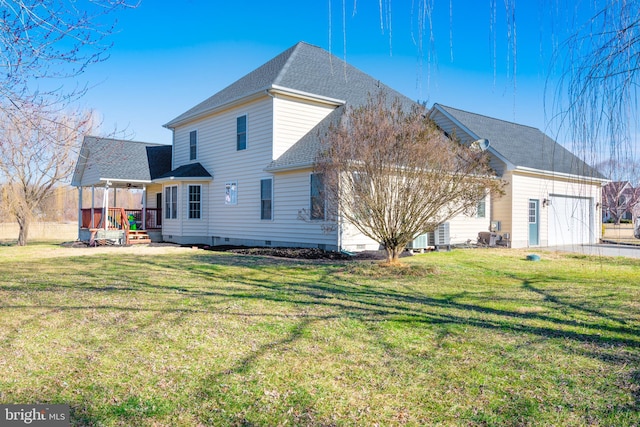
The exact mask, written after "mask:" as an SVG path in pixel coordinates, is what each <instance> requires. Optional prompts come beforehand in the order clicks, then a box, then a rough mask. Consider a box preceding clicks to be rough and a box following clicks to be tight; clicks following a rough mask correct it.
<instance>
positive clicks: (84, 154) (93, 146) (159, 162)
mask: <svg viewBox="0 0 640 427" xmlns="http://www.w3.org/2000/svg"><path fill="white" fill-rule="evenodd" d="M87 168H91V169H96V170H97V174H96V175H97V176H98V177H99V178H101V179H112V180H122V181H143V182H144V181H148V182H150V181H151V180H152V179H153V178H154V175H155V176H157V175H161V174H163V173H164V172H166V171H167V170H169V169H171V146H170V145H161V144H153V143H148V142H139V141H128V140H122V139H112V138H101V137H96V136H85V137H84V140H83V142H82V147H81V149H80V155H79V157H78V162H77V163H76V168H75V171H74V174H73V180H72V185H76V186H78V185H80V183H81V181H82V175H83V174H84V172H85V170H86V169H87ZM92 184H97V182H96V183H92Z"/></svg>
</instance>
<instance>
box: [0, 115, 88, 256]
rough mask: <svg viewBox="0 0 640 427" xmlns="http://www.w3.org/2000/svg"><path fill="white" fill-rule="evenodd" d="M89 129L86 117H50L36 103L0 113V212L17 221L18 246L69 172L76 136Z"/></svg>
mask: <svg viewBox="0 0 640 427" xmlns="http://www.w3.org/2000/svg"><path fill="white" fill-rule="evenodd" d="M92 127H93V120H92V116H91V114H90V113H81V112H67V113H64V114H62V113H61V114H57V115H50V114H46V113H45V112H43V110H42V109H41V108H40V106H39V105H34V104H25V103H22V104H21V105H20V106H19V107H14V108H10V107H9V106H7V107H5V108H3V109H0V180H2V182H4V185H3V186H2V193H3V194H2V199H3V205H4V206H5V210H7V211H8V212H9V213H10V214H11V216H13V218H14V219H15V221H16V222H17V223H18V226H19V228H20V232H19V235H18V245H20V246H24V245H26V244H27V238H28V234H29V224H30V222H31V220H32V219H33V216H34V213H35V212H36V211H37V209H38V207H39V205H40V203H41V202H42V201H43V200H44V199H45V198H46V197H48V196H50V195H51V192H52V190H53V189H54V187H55V186H56V184H58V183H61V182H64V181H65V180H67V179H68V178H69V176H70V174H71V172H72V170H73V167H74V164H75V160H76V156H77V152H78V149H79V145H80V142H81V136H82V135H84V134H85V133H87V132H89V131H90V130H91V129H92Z"/></svg>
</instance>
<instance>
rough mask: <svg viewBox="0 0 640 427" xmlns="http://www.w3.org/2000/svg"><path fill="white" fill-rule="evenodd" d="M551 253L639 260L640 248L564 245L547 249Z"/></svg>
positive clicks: (606, 245) (603, 245) (629, 246)
mask: <svg viewBox="0 0 640 427" xmlns="http://www.w3.org/2000/svg"><path fill="white" fill-rule="evenodd" d="M547 249H549V250H551V251H559V252H574V253H581V254H585V255H599V256H623V257H628V258H640V246H632V245H614V244H607V243H603V244H599V245H566V246H550V247H549V248H547Z"/></svg>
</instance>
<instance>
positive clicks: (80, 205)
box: [78, 185, 82, 240]
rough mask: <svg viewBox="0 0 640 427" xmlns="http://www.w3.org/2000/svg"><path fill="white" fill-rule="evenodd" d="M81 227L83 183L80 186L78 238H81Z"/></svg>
mask: <svg viewBox="0 0 640 427" xmlns="http://www.w3.org/2000/svg"><path fill="white" fill-rule="evenodd" d="M80 229H82V185H81V186H80V187H78V240H80Z"/></svg>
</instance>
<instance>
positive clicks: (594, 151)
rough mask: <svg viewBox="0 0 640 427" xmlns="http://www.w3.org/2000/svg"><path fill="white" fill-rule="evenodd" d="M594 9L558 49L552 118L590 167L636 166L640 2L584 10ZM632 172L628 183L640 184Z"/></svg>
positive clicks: (619, 0)
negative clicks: (558, 72)
mask: <svg viewBox="0 0 640 427" xmlns="http://www.w3.org/2000/svg"><path fill="white" fill-rule="evenodd" d="M590 6H591V7H593V9H592V11H591V12H586V13H585V14H586V15H587V17H588V19H587V20H586V21H584V20H580V21H579V23H580V24H579V25H578V26H577V27H576V29H575V30H574V31H573V34H572V35H571V36H570V37H569V38H568V39H567V40H566V42H565V43H564V44H562V45H560V46H559V47H558V53H557V58H558V59H557V61H558V62H557V63H558V65H559V67H560V70H561V71H562V78H561V80H560V82H559V84H558V85H557V88H556V92H555V93H556V95H555V97H554V99H553V112H554V116H555V118H556V119H558V120H559V127H563V128H564V129H566V130H567V132H568V137H569V139H570V140H572V141H574V144H575V146H576V148H577V150H579V151H580V152H582V153H584V155H585V157H589V156H591V159H590V160H591V162H592V163H596V162H597V161H598V160H600V159H602V158H608V159H610V160H611V161H612V162H614V163H615V164H618V165H620V164H633V163H637V161H638V157H637V156H638V154H639V153H638V151H637V150H638V148H637V147H638V144H637V137H638V135H639V134H640V129H639V128H638V123H639V122H640V116H639V111H638V84H639V83H640V79H639V77H640V0H607V1H605V2H592V3H591V2H587V3H585V4H583V5H582V7H581V9H582V8H583V7H590ZM583 12H584V11H583ZM610 172H611V176H612V177H614V179H616V178H615V176H614V175H616V171H615V170H614V171H610ZM634 172H636V173H635V174H634V176H631V177H627V179H631V180H632V181H635V180H637V178H638V176H637V170H634Z"/></svg>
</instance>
